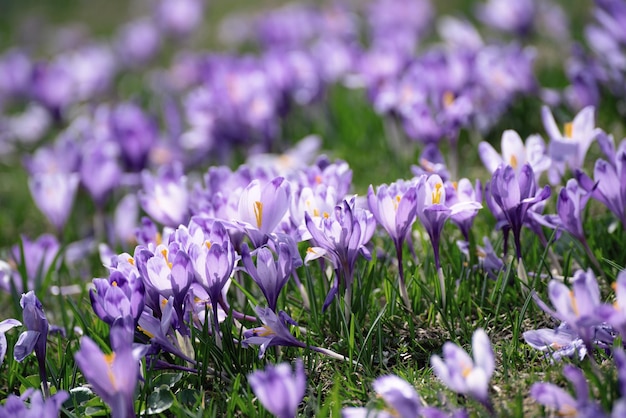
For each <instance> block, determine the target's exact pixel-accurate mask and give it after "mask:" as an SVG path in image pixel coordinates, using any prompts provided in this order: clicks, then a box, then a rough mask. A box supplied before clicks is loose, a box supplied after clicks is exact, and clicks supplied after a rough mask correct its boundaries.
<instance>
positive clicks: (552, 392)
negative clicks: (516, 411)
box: [530, 364, 607, 418]
mask: <svg viewBox="0 0 626 418" xmlns="http://www.w3.org/2000/svg"><path fill="white" fill-rule="evenodd" d="M563 375H565V378H566V379H567V380H569V381H570V382H571V383H572V385H573V386H574V391H575V392H576V398H574V397H573V396H572V395H570V394H569V393H568V392H567V391H565V390H564V389H563V388H561V387H559V386H557V385H554V384H552V383H534V384H533V385H532V386H531V388H530V396H531V397H532V398H534V399H535V401H537V402H538V403H540V404H542V405H543V406H545V407H547V408H550V409H554V410H556V412H557V414H558V415H561V416H581V417H598V418H602V417H606V416H607V415H606V413H605V412H604V411H603V410H602V407H601V406H600V405H599V404H598V403H597V402H595V401H593V400H591V399H590V397H589V395H590V394H589V386H588V385H587V380H586V379H585V375H584V374H583V372H582V370H580V369H579V368H577V367H575V366H572V365H571V364H568V365H566V366H565V367H564V368H563Z"/></svg>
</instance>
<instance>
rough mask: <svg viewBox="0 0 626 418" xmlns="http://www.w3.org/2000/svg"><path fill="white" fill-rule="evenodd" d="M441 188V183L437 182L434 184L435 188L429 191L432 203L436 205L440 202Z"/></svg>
mask: <svg viewBox="0 0 626 418" xmlns="http://www.w3.org/2000/svg"><path fill="white" fill-rule="evenodd" d="M442 188H443V184H441V183H437V184H435V190H433V192H432V193H431V197H432V201H433V205H438V204H440V203H441V189H442Z"/></svg>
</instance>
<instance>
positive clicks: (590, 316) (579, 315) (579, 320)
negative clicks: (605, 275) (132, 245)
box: [533, 269, 603, 352]
mask: <svg viewBox="0 0 626 418" xmlns="http://www.w3.org/2000/svg"><path fill="white" fill-rule="evenodd" d="M548 297H549V298H550V301H551V302H552V306H554V309H553V308H550V307H549V306H548V305H546V304H545V302H543V301H542V300H541V299H539V297H538V296H537V295H536V294H535V293H533V298H534V299H535V303H537V305H538V306H539V307H540V308H541V309H542V310H543V311H544V312H546V313H548V314H549V315H551V316H552V317H554V318H556V319H558V320H560V321H563V322H566V323H567V324H568V325H569V326H570V327H571V328H572V329H573V330H574V331H575V332H576V333H577V334H578V335H580V337H581V338H582V340H583V341H584V343H585V346H586V347H587V350H588V351H589V352H591V351H592V350H593V346H592V342H593V340H594V338H596V335H595V334H596V326H597V325H600V324H601V323H602V322H603V321H602V319H601V318H600V315H598V312H597V311H598V309H599V306H600V288H599V287H598V282H597V280H596V277H595V275H594V274H593V271H591V269H589V270H587V271H584V270H578V271H576V273H575V274H574V278H573V279H572V290H570V289H569V288H568V287H567V286H566V285H565V284H564V283H562V282H560V281H558V280H551V281H550V283H549V284H548Z"/></svg>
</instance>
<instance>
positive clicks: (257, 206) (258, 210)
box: [254, 200, 263, 228]
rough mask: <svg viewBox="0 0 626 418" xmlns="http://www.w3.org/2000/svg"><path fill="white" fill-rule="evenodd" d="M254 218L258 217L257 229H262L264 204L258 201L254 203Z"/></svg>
mask: <svg viewBox="0 0 626 418" xmlns="http://www.w3.org/2000/svg"><path fill="white" fill-rule="evenodd" d="M254 216H255V217H256V227H257V228H261V222H262V221H263V203H261V202H259V201H258V200H257V201H256V202H254Z"/></svg>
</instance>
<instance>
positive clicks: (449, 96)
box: [443, 91, 454, 107]
mask: <svg viewBox="0 0 626 418" xmlns="http://www.w3.org/2000/svg"><path fill="white" fill-rule="evenodd" d="M452 103H454V93H452V92H451V91H446V92H445V93H444V94H443V106H444V107H449V106H450V105H451V104H452Z"/></svg>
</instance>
